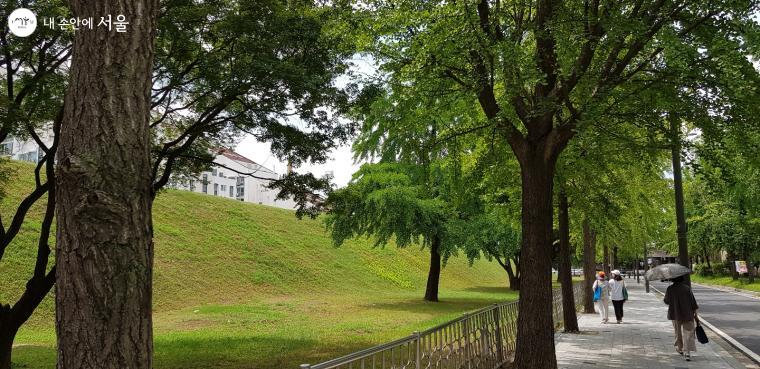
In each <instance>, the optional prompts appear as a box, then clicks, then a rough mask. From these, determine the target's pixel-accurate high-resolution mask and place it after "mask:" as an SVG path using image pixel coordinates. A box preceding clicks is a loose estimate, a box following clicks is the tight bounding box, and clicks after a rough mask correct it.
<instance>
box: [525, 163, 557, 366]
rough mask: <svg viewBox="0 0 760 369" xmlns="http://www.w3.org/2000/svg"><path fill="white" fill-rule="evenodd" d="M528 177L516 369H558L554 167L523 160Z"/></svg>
mask: <svg viewBox="0 0 760 369" xmlns="http://www.w3.org/2000/svg"><path fill="white" fill-rule="evenodd" d="M518 158H519V159H520V166H521V175H522V248H521V250H520V266H521V268H526V267H529V268H530V269H528V270H526V269H523V270H522V271H521V273H520V279H521V281H520V283H521V286H520V287H521V288H520V302H519V314H518V318H517V331H518V334H517V346H516V350H515V351H516V354H515V367H517V368H521V369H534V368H535V369H548V368H556V367H557V359H556V354H555V349H554V327H553V319H552V293H551V283H552V272H551V264H552V223H553V210H554V209H553V206H552V183H553V176H554V162H553V161H552V162H547V161H545V160H544V158H543V157H542V156H541V155H524V156H522V157H520V156H518Z"/></svg>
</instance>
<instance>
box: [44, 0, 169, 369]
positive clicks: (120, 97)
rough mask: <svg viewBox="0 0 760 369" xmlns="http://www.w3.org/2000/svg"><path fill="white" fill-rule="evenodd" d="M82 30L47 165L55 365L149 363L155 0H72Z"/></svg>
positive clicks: (104, 367)
mask: <svg viewBox="0 0 760 369" xmlns="http://www.w3.org/2000/svg"><path fill="white" fill-rule="evenodd" d="M70 7H71V10H72V12H73V15H74V16H76V17H78V18H80V19H84V18H90V17H92V18H94V19H99V17H104V16H108V15H111V16H112V18H114V19H115V18H116V16H117V15H119V14H123V15H125V16H126V21H127V22H129V24H128V26H127V30H126V32H116V30H115V29H113V30H109V29H108V28H106V27H97V28H96V29H92V30H88V29H84V28H83V29H81V30H79V31H77V32H76V34H75V38H74V52H73V59H72V65H71V77H70V83H69V87H68V90H67V92H66V104H65V106H66V108H65V111H64V119H63V126H62V129H61V144H60V148H59V153H58V154H59V156H58V163H57V170H56V175H57V176H56V177H57V178H56V180H57V193H56V196H57V198H58V209H57V217H56V219H57V240H58V242H57V245H56V247H57V250H56V252H57V254H56V266H57V281H56V332H57V337H58V366H57V367H58V369H116V368H119V369H121V368H132V369H150V368H152V354H153V338H152V320H151V295H152V288H151V283H152V267H153V242H152V224H151V205H152V191H151V178H150V173H151V171H150V170H151V167H150V132H149V128H148V118H149V113H150V91H151V73H152V61H153V47H154V46H153V41H154V38H155V34H156V31H155V28H156V17H157V11H158V1H157V0H132V1H126V0H104V1H86V0H72V1H70Z"/></svg>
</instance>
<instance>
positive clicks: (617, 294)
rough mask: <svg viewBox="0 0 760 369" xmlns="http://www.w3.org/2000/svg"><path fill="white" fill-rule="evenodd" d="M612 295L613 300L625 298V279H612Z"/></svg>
mask: <svg viewBox="0 0 760 369" xmlns="http://www.w3.org/2000/svg"><path fill="white" fill-rule="evenodd" d="M609 285H610V296H611V297H612V301H620V300H624V299H625V297H624V296H623V287H625V281H622V280H621V281H616V280H615V279H614V278H613V279H612V280H610V283H609Z"/></svg>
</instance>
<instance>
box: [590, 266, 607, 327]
mask: <svg viewBox="0 0 760 369" xmlns="http://www.w3.org/2000/svg"><path fill="white" fill-rule="evenodd" d="M597 288H600V289H601V294H600V295H599V300H596V308H597V309H598V310H599V315H600V316H601V317H602V323H607V321H608V320H609V316H610V288H609V286H608V285H607V281H606V280H605V279H604V272H599V273H598V274H597V275H596V281H594V286H593V290H594V292H596V289H597Z"/></svg>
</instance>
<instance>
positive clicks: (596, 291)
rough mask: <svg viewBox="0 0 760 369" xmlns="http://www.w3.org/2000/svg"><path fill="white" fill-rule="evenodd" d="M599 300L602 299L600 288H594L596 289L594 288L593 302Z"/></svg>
mask: <svg viewBox="0 0 760 369" xmlns="http://www.w3.org/2000/svg"><path fill="white" fill-rule="evenodd" d="M600 298H602V288H601V287H599V286H596V288H594V302H597V301H599V299H600Z"/></svg>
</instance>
